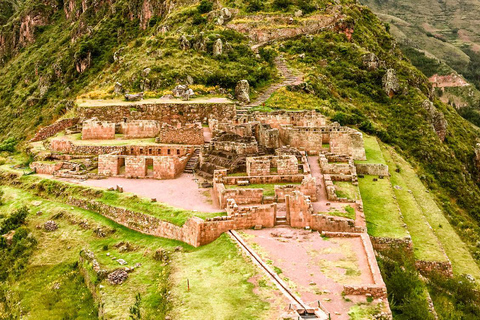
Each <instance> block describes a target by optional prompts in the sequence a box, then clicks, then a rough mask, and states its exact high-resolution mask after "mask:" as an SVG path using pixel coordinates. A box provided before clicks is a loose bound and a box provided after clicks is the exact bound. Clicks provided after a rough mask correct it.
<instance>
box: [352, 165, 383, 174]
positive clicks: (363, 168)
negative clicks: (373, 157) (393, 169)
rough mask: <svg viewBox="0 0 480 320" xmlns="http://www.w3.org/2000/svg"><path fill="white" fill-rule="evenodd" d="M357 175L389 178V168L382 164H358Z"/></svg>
mask: <svg viewBox="0 0 480 320" xmlns="http://www.w3.org/2000/svg"><path fill="white" fill-rule="evenodd" d="M355 167H356V168H357V174H365V175H372V176H385V177H388V176H389V173H388V166H387V165H386V164H381V163H356V164H355Z"/></svg>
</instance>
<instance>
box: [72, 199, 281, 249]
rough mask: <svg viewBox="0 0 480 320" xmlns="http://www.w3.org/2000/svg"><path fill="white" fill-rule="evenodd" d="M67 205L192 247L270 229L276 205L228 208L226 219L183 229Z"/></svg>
mask: <svg viewBox="0 0 480 320" xmlns="http://www.w3.org/2000/svg"><path fill="white" fill-rule="evenodd" d="M67 203H68V204H69V205H72V206H76V207H79V208H83V209H85V210H90V211H94V212H98V213H99V214H101V215H103V216H105V217H107V218H109V219H111V220H113V221H115V222H116V223H118V224H121V225H123V226H125V227H127V228H130V229H132V230H136V231H138V232H141V233H144V234H149V235H153V236H157V237H162V238H167V239H173V240H178V241H182V242H185V243H188V244H190V245H192V246H194V247H199V246H201V245H205V244H208V243H210V242H212V241H214V240H216V239H217V238H218V237H219V236H220V235H221V234H222V233H224V232H226V231H228V230H241V229H248V228H253V227H254V226H256V225H262V226H265V227H273V226H274V224H273V221H274V217H275V213H276V205H275V204H271V205H264V206H255V207H250V208H238V207H236V205H234V204H232V205H231V207H230V208H228V210H229V212H230V214H229V216H228V217H217V218H213V219H207V221H204V220H202V219H200V218H198V217H192V218H190V219H188V220H187V222H185V224H184V225H183V226H181V227H180V226H177V225H174V224H172V223H170V222H166V221H163V220H161V219H159V218H156V217H153V216H149V215H146V214H143V213H139V212H134V211H131V210H127V209H124V208H118V207H113V206H109V205H106V204H103V203H101V202H98V201H95V200H84V199H76V198H72V197H69V198H68V200H67Z"/></svg>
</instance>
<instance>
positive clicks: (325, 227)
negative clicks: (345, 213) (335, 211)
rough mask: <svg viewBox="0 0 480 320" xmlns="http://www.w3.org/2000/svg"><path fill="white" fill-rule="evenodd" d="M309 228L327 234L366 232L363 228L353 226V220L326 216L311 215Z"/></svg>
mask: <svg viewBox="0 0 480 320" xmlns="http://www.w3.org/2000/svg"><path fill="white" fill-rule="evenodd" d="M310 228H312V230H317V231H327V232H349V233H360V232H365V231H366V230H365V228H362V227H357V226H355V220H352V219H348V218H342V217H336V216H330V215H327V214H313V215H312V217H311V220H310Z"/></svg>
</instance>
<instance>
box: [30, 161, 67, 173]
mask: <svg viewBox="0 0 480 320" xmlns="http://www.w3.org/2000/svg"><path fill="white" fill-rule="evenodd" d="M62 166H63V162H55V163H45V162H32V163H31V164H30V169H32V170H33V171H35V173H38V174H50V175H53V173H54V172H56V171H58V170H60V169H62Z"/></svg>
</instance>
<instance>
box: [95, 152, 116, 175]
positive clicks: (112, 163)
mask: <svg viewBox="0 0 480 320" xmlns="http://www.w3.org/2000/svg"><path fill="white" fill-rule="evenodd" d="M119 173H120V162H119V157H118V156H117V155H110V154H102V155H99V156H98V174H99V175H102V176H107V177H111V176H117V175H119Z"/></svg>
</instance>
